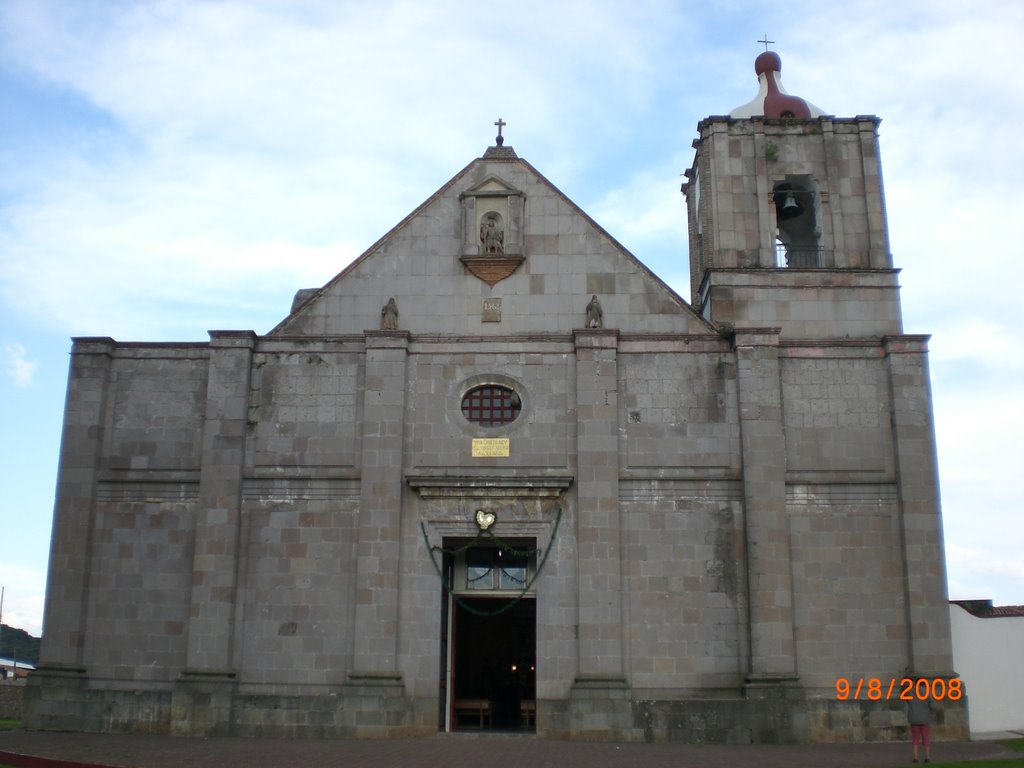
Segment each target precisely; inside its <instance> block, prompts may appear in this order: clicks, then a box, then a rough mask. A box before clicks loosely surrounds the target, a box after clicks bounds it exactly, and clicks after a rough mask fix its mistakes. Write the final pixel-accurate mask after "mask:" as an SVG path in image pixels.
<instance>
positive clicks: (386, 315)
mask: <svg viewBox="0 0 1024 768" xmlns="http://www.w3.org/2000/svg"><path fill="white" fill-rule="evenodd" d="M380 328H381V330H382V331H397V330H398V305H397V304H396V303H395V299H394V297H392V298H390V299H388V303H387V304H385V305H384V306H383V307H381V309H380Z"/></svg>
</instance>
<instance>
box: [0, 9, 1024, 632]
mask: <svg viewBox="0 0 1024 768" xmlns="http://www.w3.org/2000/svg"><path fill="white" fill-rule="evenodd" d="M765 33H767V34H768V36H769V37H770V39H771V40H773V41H775V44H774V45H773V46H772V47H773V49H774V50H776V51H778V53H779V54H780V55H781V56H782V59H783V79H784V82H785V84H786V88H787V89H788V90H789V91H790V92H791V93H795V94H797V95H800V96H804V97H805V98H807V99H808V100H809V101H811V102H813V103H814V104H816V105H817V106H819V107H821V108H822V109H824V110H825V111H826V112H828V113H831V114H835V115H838V116H843V117H850V116H854V115H859V114H876V115H879V116H880V117H881V118H882V120H883V122H882V125H881V144H882V152H883V155H882V161H883V171H884V175H885V183H886V195H887V206H888V213H889V226H890V235H891V245H892V250H893V254H894V259H895V262H896V265H897V266H899V267H901V268H902V269H903V272H902V274H901V278H900V280H901V284H902V286H903V292H902V297H903V307H904V315H905V330H906V331H907V332H908V333H930V334H932V335H933V338H932V342H931V373H932V384H933V391H934V396H935V410H936V422H937V431H938V444H939V462H940V471H941V477H942V495H943V507H944V518H945V535H946V552H947V560H948V570H949V583H950V594H951V597H954V598H980V597H989V598H994V599H995V600H996V602H997V603H1024V558H1022V557H1021V551H1022V544H1024V501H1022V497H1021V493H1020V491H1019V487H1020V486H1019V482H1018V480H1019V475H1018V473H1019V472H1020V471H1021V459H1022V457H1024V451H1022V450H1021V448H1020V446H1019V443H1018V442H1017V440H1016V438H1017V435H1018V434H1020V433H1022V432H1024V405H1022V403H1024V383H1022V381H1024V376H1022V374H1024V354H1022V353H1024V344H1022V342H1021V339H1020V334H1019V331H1015V330H1014V328H1016V327H1017V323H1016V322H1015V316H1016V313H1017V311H1018V307H1019V305H1020V303H1021V301H1020V298H1019V294H1020V288H1021V285H1022V282H1024V281H1022V277H1024V267H1022V264H1024V248H1022V245H1021V240H1020V237H1019V224H1016V225H1015V224H1013V222H1019V221H1020V217H1021V215H1022V214H1021V211H1022V210H1024V191H1022V190H1024V185H1022V184H1021V182H1020V178H1019V176H1018V174H1019V173H1021V171H1024V142H1022V141H1021V140H1020V136H1019V134H1020V130H1021V126H1022V125H1024V85H1022V83H1024V78H1022V77H1021V76H1020V73H1019V72H1018V70H1019V69H1020V68H1021V66H1022V62H1021V58H1022V56H1021V54H1020V53H1019V41H1020V38H1021V36H1022V34H1024V3H1018V2H1012V1H1011V0H1002V1H1001V2H996V1H995V0H992V1H991V2H981V1H978V2H971V0H956V1H955V2H954V1H953V0H900V2H893V1H892V0H884V1H881V0H880V1H877V2H876V1H875V0H847V2H844V3H821V2H806V1H805V0H790V1H789V2H787V3H763V2H753V1H748V0H723V1H722V2H701V3H698V2H683V0H676V1H675V2H672V1H670V0H664V1H661V2H659V1H657V0H631V1H630V2H628V3H625V2H619V0H585V1H584V0H579V1H578V2H577V1H574V0H571V1H566V2H560V1H559V0H540V1H539V2H533V1H532V0H524V1H522V2H517V3H490V2H482V1H481V0H476V2H471V1H469V0H421V1H419V2H416V1H414V0H407V1H406V2H392V1H391V0H369V1H367V2H347V1H343V0H323V1H322V2H317V1H316V0H300V1H296V2H293V1H292V0H218V1H205V2H203V1H200V0H163V1H158V0H138V1H137V2H131V1H130V0H119V1H117V2H115V1H114V0H108V1H106V2H104V1H100V0H96V1H91V0H75V1H74V2H69V1H67V0H52V2H47V1H46V0H25V1H24V2H22V1H21V0H0V409H2V410H0V417H2V418H0V430H2V432H0V435H2V439H0V471H2V472H3V477H4V482H3V488H2V492H0V542H2V543H0V547H2V550H0V583H2V584H3V585H4V586H5V587H6V601H5V605H4V615H3V618H4V622H5V623H9V624H14V625H17V626H22V627H25V628H26V629H28V630H30V631H33V632H39V631H40V625H41V620H42V603H43V593H44V583H45V572H46V560H47V554H48V547H49V536H50V525H51V515H52V509H53V490H54V483H55V480H56V468H57V453H58V447H59V441H60V423H61V411H62V407H63V397H64V388H65V384H66V376H67V363H68V360H67V353H68V350H69V348H70V337H72V336H112V337H114V338H116V339H118V340H122V341H129V340H147V341H159V340H173V341H190V340H206V339H207V338H208V336H207V330H209V329H252V330H255V331H257V332H259V333H265V332H267V331H268V330H270V329H271V328H272V327H273V326H274V325H275V324H276V323H277V322H278V321H279V320H280V319H281V318H282V317H283V316H284V315H285V314H287V311H288V309H289V307H290V304H291V299H292V295H293V294H294V292H295V290H297V289H299V288H304V287H309V286H316V285H321V284H323V283H324V282H326V281H327V280H328V279H330V278H331V277H332V276H333V275H335V274H336V273H337V272H339V271H340V270H341V269H342V268H343V267H344V266H345V265H346V264H348V263H349V261H350V260H351V259H352V258H353V257H355V256H356V255H358V254H359V253H361V252H362V251H363V250H364V249H365V248H366V247H368V246H369V245H370V244H371V243H373V242H374V241H375V240H376V239H377V238H378V237H380V235H382V234H383V233H384V232H386V231H387V230H388V229H390V227H391V226H392V225H394V224H395V223H397V222H398V221H399V220H400V219H401V218H402V217H404V216H405V215H406V214H407V213H408V212H409V211H410V210H412V209H413V208H414V207H415V206H417V205H418V204H419V203H421V202H422V201H423V200H425V199H426V198H427V197H428V196H429V195H430V194H431V193H433V192H434V191H435V190H436V189H437V188H438V187H439V186H441V185H442V184H443V183H444V182H445V181H447V180H448V179H449V178H450V177H451V176H453V175H454V174H455V173H456V172H457V171H459V170H460V169H461V168H462V167H463V166H464V165H465V164H466V163H467V162H469V161H470V160H472V159H473V158H475V157H478V156H479V155H480V154H482V152H483V150H484V149H485V148H486V147H487V146H488V145H489V144H491V143H492V141H493V136H494V126H493V122H494V121H495V120H497V119H498V117H502V118H504V119H505V120H506V121H507V123H508V126H507V128H506V129H505V135H506V137H507V142H508V144H509V145H511V146H513V147H514V148H515V149H516V151H517V152H518V153H519V155H520V156H521V157H524V158H526V159H527V160H529V161H530V162H531V163H532V164H533V165H534V166H535V167H536V168H538V169H539V170H540V171H541V172H542V173H543V174H545V176H547V177H548V178H549V179H550V180H551V181H552V182H553V183H554V184H555V185H556V186H558V187H559V188H560V189H561V190H562V191H563V192H565V193H566V194H567V195H568V196H569V197H570V198H572V199H573V200H574V201H576V202H577V203H578V204H579V205H580V206H581V207H582V208H583V209H584V210H585V211H587V212H588V213H589V214H590V215H591V216H593V217H594V218H595V219H596V220H597V221H598V222H599V223H601V224H602V225H603V226H604V227H605V228H606V229H607V230H608V231H609V232H611V233H612V234H613V235H614V236H615V237H616V238H618V239H619V240H620V241H621V242H622V243H624V244H625V245H626V247H628V248H629V249H630V250H631V251H632V252H633V253H634V254H636V255H637V256H638V257H639V258H640V259H641V260H643V261H644V262H646V263H647V264H648V265H649V266H650V267H651V268H652V269H653V270H654V271H655V272H657V273H658V274H659V275H661V276H662V277H663V278H664V279H665V280H667V281H668V282H669V283H670V284H671V285H672V286H673V287H674V288H675V289H676V290H677V291H678V292H679V293H680V294H682V295H684V296H687V295H688V294H689V288H688V277H687V252H686V234H685V218H684V212H683V201H682V199H681V196H680V194H679V184H680V181H681V178H680V174H681V173H682V171H683V170H684V169H685V168H686V167H688V166H689V164H690V162H691V160H692V152H693V150H692V149H691V146H690V142H691V140H692V139H693V138H694V137H695V136H696V125H697V122H698V121H699V120H700V119H701V118H702V117H704V116H707V115H719V114H725V113H727V112H728V111H729V110H730V109H732V108H733V107H736V106H738V105H740V104H743V103H745V102H747V101H749V100H750V99H751V98H752V97H753V96H754V94H755V93H756V86H757V84H756V78H755V75H754V73H753V60H754V58H755V56H756V55H757V53H758V52H759V51H761V50H763V46H761V45H758V44H757V43H756V42H755V41H757V40H758V39H759V38H761V37H763V36H764V35H765ZM1013 232H1018V235H1014V234H1013Z"/></svg>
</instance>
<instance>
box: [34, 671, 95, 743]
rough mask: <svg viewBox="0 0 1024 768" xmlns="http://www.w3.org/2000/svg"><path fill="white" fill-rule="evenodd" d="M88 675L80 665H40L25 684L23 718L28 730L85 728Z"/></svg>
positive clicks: (76, 729)
mask: <svg viewBox="0 0 1024 768" xmlns="http://www.w3.org/2000/svg"><path fill="white" fill-rule="evenodd" d="M87 685H88V677H87V676H86V670H85V669H83V668H81V667H60V666H40V667H37V668H36V669H35V670H33V671H32V673H31V674H29V676H28V682H27V683H26V686H25V717H24V720H23V721H22V725H23V726H24V727H25V728H26V729H27V730H31V731H84V730H88V728H87V727H86V703H87V700H88V692H87V690H86V689H87Z"/></svg>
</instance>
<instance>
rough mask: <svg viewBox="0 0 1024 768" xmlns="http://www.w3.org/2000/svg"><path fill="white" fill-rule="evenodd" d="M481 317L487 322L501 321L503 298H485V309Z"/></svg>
mask: <svg viewBox="0 0 1024 768" xmlns="http://www.w3.org/2000/svg"><path fill="white" fill-rule="evenodd" d="M481 319H482V320H483V322H485V323H500V322H501V299H484V311H483V317H482V318H481Z"/></svg>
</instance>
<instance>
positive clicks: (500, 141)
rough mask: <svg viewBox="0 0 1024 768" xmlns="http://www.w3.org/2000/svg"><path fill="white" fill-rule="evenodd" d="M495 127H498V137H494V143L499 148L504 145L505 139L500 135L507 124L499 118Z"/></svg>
mask: <svg viewBox="0 0 1024 768" xmlns="http://www.w3.org/2000/svg"><path fill="white" fill-rule="evenodd" d="M495 125H496V126H498V135H497V136H496V137H495V139H494V143H495V144H497V145H498V146H499V147H500V146H501V145H502V144H504V143H505V138H504V137H503V136H502V135H501V129H502V128H504V127H505V126H506V125H508V123H506V122H505V121H504V120H502V119H501V118H500V117H499V118H498V120H497V122H496V123H495Z"/></svg>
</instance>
